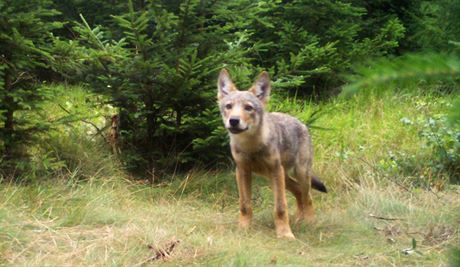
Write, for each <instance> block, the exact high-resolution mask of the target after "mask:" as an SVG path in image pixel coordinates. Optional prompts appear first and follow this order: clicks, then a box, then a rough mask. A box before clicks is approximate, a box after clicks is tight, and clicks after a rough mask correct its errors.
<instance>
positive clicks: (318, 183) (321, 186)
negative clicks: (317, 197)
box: [311, 175, 327, 193]
mask: <svg viewBox="0 0 460 267" xmlns="http://www.w3.org/2000/svg"><path fill="white" fill-rule="evenodd" d="M311 187H313V188H314V189H316V190H318V191H320V192H323V193H327V189H326V186H325V185H324V184H323V182H321V181H320V180H319V178H318V177H317V176H315V175H313V176H312V177H311Z"/></svg>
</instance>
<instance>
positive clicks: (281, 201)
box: [217, 69, 327, 239]
mask: <svg viewBox="0 0 460 267" xmlns="http://www.w3.org/2000/svg"><path fill="white" fill-rule="evenodd" d="M217 87H218V93H217V98H218V104H219V109H220V112H221V114H222V119H223V122H224V125H225V128H226V129H227V130H228V132H229V135H230V147H231V152H232V156H233V159H234V160H235V163H236V181H237V184H238V191H239V192H238V193H239V206H240V219H239V226H240V228H243V229H246V228H248V227H249V225H250V222H251V218H252V208H251V180H252V176H251V174H252V173H253V172H254V173H257V174H260V175H262V176H265V177H267V178H268V179H269V180H270V182H271V187H272V189H273V192H274V196H275V211H274V218H275V227H276V235H277V237H278V238H287V239H294V238H295V237H294V235H293V234H292V231H291V227H290V225H289V217H288V209H287V203H286V191H285V189H287V190H289V191H290V192H292V194H293V195H294V196H295V198H296V202H297V221H302V220H306V221H309V222H310V221H312V220H313V219H314V209H313V204H312V198H311V195H310V191H311V190H310V189H311V188H314V189H317V190H319V191H322V192H327V190H326V187H325V186H324V184H323V183H322V182H321V181H320V180H319V179H318V178H317V177H315V176H313V173H312V159H313V149H312V141H311V138H310V134H309V132H308V129H307V127H306V126H305V125H304V124H303V123H301V122H300V121H299V120H297V119H296V118H294V117H291V116H289V115H287V114H283V113H277V112H266V111H265V106H266V104H267V102H268V99H269V95H270V90H271V84H270V78H269V75H268V73H267V72H262V73H261V74H260V75H259V77H258V78H257V79H256V81H255V83H254V84H253V86H252V87H251V88H249V90H247V91H239V90H238V89H237V88H236V86H235V85H234V84H233V82H232V80H231V78H230V75H229V73H228V71H227V70H225V69H223V70H222V71H221V72H220V75H219V78H218V82H217Z"/></svg>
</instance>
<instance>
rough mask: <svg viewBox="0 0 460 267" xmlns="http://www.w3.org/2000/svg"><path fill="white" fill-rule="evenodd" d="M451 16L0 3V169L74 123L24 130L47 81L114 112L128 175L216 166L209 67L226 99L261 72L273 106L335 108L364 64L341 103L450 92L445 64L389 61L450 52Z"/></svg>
mask: <svg viewBox="0 0 460 267" xmlns="http://www.w3.org/2000/svg"><path fill="white" fill-rule="evenodd" d="M458 8H459V5H458V4H457V3H456V2H455V1H452V0H436V1H422V0H417V1H394V0H379V1H361V0H350V1H348V0H347V1H345V0H343V1H333V0H321V1H309V0H293V1H279V0H264V1H249V0H232V1H223V0H217V1H208V0H189V1H165V0H161V1H152V0H132V1H128V2H126V1H118V0H114V1H109V2H100V1H96V0H87V1H80V0H70V1H65V2H63V1H52V0H43V1H40V0H34V1H32V2H31V1H23V0H21V1H6V2H5V1H4V2H2V3H0V22H1V26H0V29H1V30H0V52H1V53H0V54H1V55H2V57H1V59H0V60H1V63H2V64H0V88H1V90H0V99H1V103H0V130H1V131H0V132H1V133H0V134H1V136H0V137H1V138H0V140H1V141H0V150H2V154H3V159H2V160H3V161H5V160H6V159H7V160H9V158H22V157H23V155H25V154H26V153H23V152H25V151H26V150H27V149H24V148H21V146H20V144H29V143H30V144H32V143H31V142H26V141H27V140H32V139H31V137H33V136H34V132H37V130H38V131H40V132H42V133H49V130H50V129H51V128H55V127H56V125H57V124H58V123H65V122H67V121H69V120H72V119H77V117H75V116H72V115H71V114H66V115H65V117H63V118H61V119H56V121H47V120H45V119H44V118H45V117H46V116H45V117H43V116H41V117H40V116H38V114H42V115H43V113H42V112H40V105H38V103H40V102H41V101H42V100H44V99H47V98H48V99H49V98H52V97H53V96H52V94H54V93H55V92H52V91H47V88H48V87H46V86H45V87H40V88H41V89H39V90H36V89H35V88H39V87H37V85H38V84H40V83H41V82H43V81H48V80H49V81H53V82H56V81H57V82H61V81H65V82H66V83H77V84H80V83H83V84H84V85H85V86H87V87H88V88H91V90H92V91H93V92H95V93H96V94H100V95H103V96H104V101H106V102H107V103H109V104H111V105H112V106H114V107H115V108H116V110H117V112H119V113H120V114H119V115H120V119H121V124H120V146H121V149H122V151H123V153H121V159H122V162H123V164H124V165H125V166H126V167H127V168H129V169H131V170H136V171H140V172H142V173H145V172H146V171H147V172H153V171H154V170H158V169H169V170H171V169H181V168H184V169H186V168H190V167H192V166H197V165H201V166H205V167H207V166H213V165H214V164H216V163H221V162H225V164H226V163H227V161H226V159H227V158H228V156H229V154H228V148H227V142H228V141H227V138H226V133H225V131H224V129H223V128H222V126H221V125H222V123H221V119H220V118H219V112H218V110H217V108H216V105H215V95H216V92H215V90H216V89H215V79H216V75H217V73H218V71H219V70H220V69H221V68H222V67H226V68H228V69H229V70H230V72H231V74H232V76H233V78H234V80H235V81H236V82H237V85H238V87H239V88H240V89H245V88H247V87H248V86H250V84H251V83H252V79H253V78H254V77H255V76H256V75H257V74H258V73H259V72H260V71H261V70H268V71H269V72H270V74H271V78H272V80H273V88H274V90H273V94H274V95H282V96H283V97H284V96H289V94H291V93H295V94H296V99H297V98H298V100H295V101H301V100H302V99H304V98H305V96H312V95H313V96H321V97H327V96H331V95H335V94H336V93H337V89H338V88H340V86H342V85H343V84H344V83H345V82H347V80H346V77H345V75H344V74H345V73H348V72H349V71H350V70H352V69H353V65H354V64H356V63H364V64H367V63H366V62H368V60H370V59H374V58H378V57H387V58H388V59H387V60H386V61H381V63H380V65H379V64H377V65H375V64H367V65H366V67H363V68H361V69H359V68H357V69H356V74H357V77H358V76H361V78H357V79H354V78H353V79H352V80H351V81H352V85H350V87H349V88H352V89H349V90H353V87H354V89H356V88H358V87H367V86H370V85H371V86H372V87H373V86H375V85H376V84H385V85H386V84H387V83H388V82H391V83H395V81H409V80H410V81H416V82H419V81H420V80H421V79H425V80H431V79H434V78H439V77H443V80H444V81H448V82H449V83H450V84H449V86H450V87H454V86H452V85H455V82H456V79H457V78H458V71H459V66H458V65H459V64H458V56H451V54H449V56H445V55H442V54H439V53H433V54H430V55H425V54H424V56H417V55H414V56H407V57H403V58H398V59H396V60H391V59H390V58H392V57H393V56H395V55H399V53H402V52H406V51H411V52H415V51H419V50H423V49H433V50H436V51H443V52H445V51H448V52H452V51H454V50H455V42H458V40H457V39H456V38H457V36H458V34H457V33H458V29H460V27H457V26H458V24H459V20H458V18H457V16H456V13H455V11H456V10H458ZM56 10H59V11H56ZM57 20H59V22H57ZM63 26H64V27H63ZM425 32H431V35H430V36H428V35H426V34H425ZM422 37H423V38H422ZM430 38H431V39H432V40H429V39H430ZM428 43H429V44H428ZM452 54H453V55H455V53H452ZM369 66H370V67H369ZM57 73H59V74H57ZM376 73H377V74H376ZM362 77H364V78H362ZM48 89H49V88H48ZM307 109H308V110H309V112H308V114H310V115H311V117H309V116H304V115H302V116H303V117H302V119H303V120H304V121H305V122H308V121H310V122H312V121H314V120H317V119H318V114H320V113H321V112H319V111H313V110H311V109H309V108H308V107H307V108H306V110H307ZM25 110H28V111H30V112H25ZM285 111H287V112H289V111H290V109H289V105H288V106H286V107H285ZM87 115H88V114H87ZM82 116H83V115H82ZM88 116H90V115H88ZM79 118H80V119H81V118H82V117H79ZM12 129H14V131H15V134H11V132H12V131H13V130H12ZM22 141H24V142H22ZM13 147H15V148H14V149H13ZM13 150H14V151H13ZM48 152H49V151H47V152H46V151H44V152H43V153H42V154H43V155H48V154H49V153H48ZM13 154H14V155H13ZM51 154H52V153H51ZM51 154H49V155H51ZM24 162H27V160H25V161H24ZM58 162H59V161H58ZM56 164H57V165H56V166H58V165H59V164H58V163H56ZM13 165H14V164H13ZM18 166H19V165H18ZM47 166H54V165H53V164H51V163H50V164H47ZM49 168H54V167H49ZM56 169H59V167H56Z"/></svg>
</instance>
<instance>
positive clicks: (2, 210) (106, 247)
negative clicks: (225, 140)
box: [0, 94, 460, 266]
mask: <svg viewBox="0 0 460 267" xmlns="http://www.w3.org/2000/svg"><path fill="white" fill-rule="evenodd" d="M451 99H452V97H451V96H448V95H447V96H443V95H423V96H415V95H413V94H412V95H411V94H407V95H405V94H398V95H387V96H382V97H378V98H372V97H371V100H369V98H367V100H366V101H362V100H348V101H346V102H341V101H337V102H334V101H333V102H331V103H327V104H324V105H323V106H322V107H321V108H322V110H325V111H328V112H325V113H324V114H323V115H322V116H321V118H319V119H318V121H317V122H316V125H317V126H321V127H323V128H329V129H330V130H319V129H315V128H312V134H313V140H314V143H315V151H316V156H315V163H314V168H315V172H316V173H317V174H318V175H319V176H320V177H321V178H322V179H323V180H324V182H325V184H326V186H327V187H328V189H329V193H328V194H323V193H319V192H314V193H313V199H314V205H315V209H316V214H317V216H316V221H315V222H314V223H313V224H310V225H306V224H302V225H292V226H293V232H294V235H295V236H296V238H297V239H296V240H294V241H288V240H279V239H276V236H275V229H274V223H273V219H272V211H273V196H272V192H271V190H270V188H269V186H268V184H267V182H266V181H264V180H263V179H256V180H255V183H254V185H253V203H254V204H253V206H254V221H253V224H252V227H251V229H250V230H248V231H245V232H241V231H239V230H238V227H237V221H238V195H237V190H236V184H235V180H234V179H235V178H234V173H233V172H232V171H228V170H227V171H226V170H219V171H200V170H194V171H190V172H188V173H185V174H181V175H176V176H175V177H166V178H163V179H160V180H161V182H160V183H156V184H155V185H150V184H148V183H146V182H144V181H143V180H133V179H128V175H126V174H125V173H123V172H122V171H113V173H112V174H111V175H108V176H104V175H103V174H104V173H105V172H107V169H110V168H113V166H111V167H110V166H108V164H110V163H108V161H107V162H105V163H104V164H105V165H98V166H99V168H100V169H99V170H97V168H96V169H95V171H94V175H93V177H91V175H86V177H87V179H85V180H78V179H75V178H74V177H76V172H82V171H85V169H89V167H90V166H89V165H90V163H91V162H95V161H96V160H95V159H92V158H91V157H94V155H93V154H92V153H81V162H83V163H85V162H86V164H87V165H88V166H87V168H85V166H80V167H79V168H76V169H75V170H73V171H70V170H69V173H63V174H61V175H59V176H58V177H57V178H54V179H48V181H44V182H38V181H36V182H32V183H29V184H17V183H6V182H3V183H0V266H2V265H5V266H108V265H114V266H148V265H156V264H161V265H166V266H168V265H171V266H177V265H179V266H181V265H183V266H189V265H209V266H267V265H278V266H287V265H289V266H447V265H448V264H449V258H450V257H452V254H451V251H452V249H453V248H455V247H458V245H459V243H460V186H459V185H456V184H455V183H448V182H447V181H446V178H445V177H446V176H445V175H444V174H443V173H441V172H439V173H438V172H434V171H433V168H432V167H430V166H431V165H432V164H433V162H434V163H436V162H437V161H436V152H435V151H436V150H433V147H432V146H430V145H427V141H426V140H424V139H422V137H421V136H423V135H420V132H426V131H431V132H432V133H433V134H435V135H440V134H442V133H440V132H438V131H437V130H436V131H435V130H433V129H431V128H429V129H427V128H426V127H427V126H426V124H424V122H425V121H426V120H429V119H430V118H432V120H433V121H436V123H437V122H438V121H440V119H441V118H442V117H443V114H444V113H445V111H446V109H445V108H446V106H448V105H449V104H450V101H451ZM309 107H310V105H303V104H299V103H297V102H295V101H294V100H280V101H277V100H276V99H275V100H274V101H273V104H272V107H271V109H272V110H277V111H284V112H289V113H291V114H293V115H295V116H297V117H299V118H301V119H302V117H303V116H305V117H308V114H307V113H310V114H311V112H312V111H311V110H310V109H309ZM439 123H441V122H439ZM430 125H431V124H430ZM442 127H443V126H442V125H441V124H440V125H439V126H437V128H436V129H441V128H442ZM59 138H63V137H62V135H61V136H60V137H59ZM79 153H80V152H79ZM84 157H89V159H91V160H88V158H87V159H85V158H84ZM438 163H439V162H438ZM430 164H431V165H430ZM436 166H438V165H436ZM115 169H116V168H115ZM288 197H289V199H288V202H289V213H290V214H291V224H292V222H293V216H294V213H295V201H294V199H293V197H292V196H291V195H290V194H289V196H288Z"/></svg>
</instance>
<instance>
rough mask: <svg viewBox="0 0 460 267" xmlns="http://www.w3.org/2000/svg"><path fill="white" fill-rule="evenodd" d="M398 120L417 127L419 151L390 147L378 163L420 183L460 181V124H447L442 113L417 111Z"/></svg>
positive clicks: (388, 169) (429, 184)
mask: <svg viewBox="0 0 460 267" xmlns="http://www.w3.org/2000/svg"><path fill="white" fill-rule="evenodd" d="M419 105H420V103H419ZM422 105H423V103H422ZM425 105H426V104H425ZM401 123H403V124H404V125H406V126H407V127H414V128H416V129H417V131H418V136H419V138H420V139H421V140H422V143H421V147H420V149H419V154H418V155H415V154H412V155H408V154H407V153H404V152H402V151H397V152H391V151H390V152H389V160H388V161H381V167H383V168H384V170H385V171H389V172H390V173H391V172H394V173H400V172H402V173H405V174H407V175H408V176H411V175H412V176H414V177H415V178H416V179H414V181H413V182H414V183H415V184H416V185H418V186H423V187H430V186H432V185H433V184H436V183H440V182H448V180H450V181H451V182H457V183H458V182H460V176H459V174H460V169H459V166H460V128H458V127H455V126H451V125H449V124H448V122H447V116H446V115H445V114H440V115H435V116H429V117H427V116H426V115H420V116H419V117H417V118H416V119H415V120H411V119H409V118H407V117H403V118H402V119H401ZM423 153H424V154H425V155H423ZM443 180H444V181H443Z"/></svg>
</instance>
